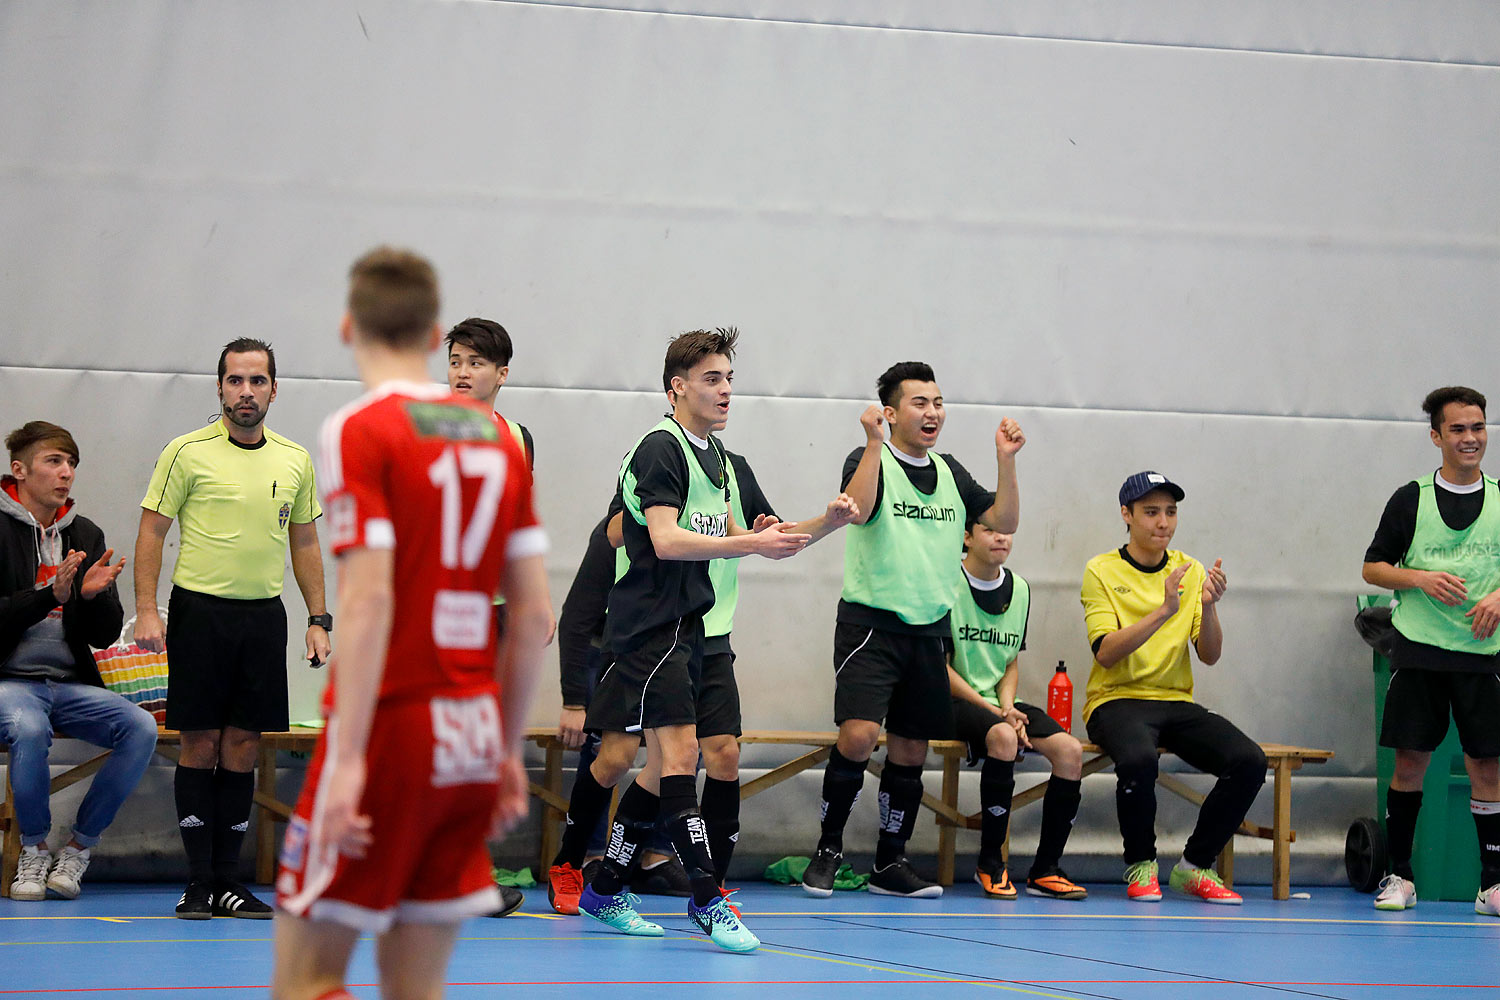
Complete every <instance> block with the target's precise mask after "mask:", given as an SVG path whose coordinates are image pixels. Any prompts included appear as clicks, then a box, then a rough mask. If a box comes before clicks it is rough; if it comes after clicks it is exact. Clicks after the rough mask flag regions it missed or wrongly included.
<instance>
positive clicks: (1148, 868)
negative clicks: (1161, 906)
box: [1125, 858, 1161, 903]
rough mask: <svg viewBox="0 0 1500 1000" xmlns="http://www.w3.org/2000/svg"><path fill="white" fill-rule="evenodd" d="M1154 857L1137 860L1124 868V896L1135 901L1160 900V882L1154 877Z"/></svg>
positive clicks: (1153, 901) (1155, 870)
mask: <svg viewBox="0 0 1500 1000" xmlns="http://www.w3.org/2000/svg"><path fill="white" fill-rule="evenodd" d="M1156 872H1157V868H1156V859H1154V858H1153V859H1152V860H1150V861H1137V862H1136V863H1135V864H1133V865H1131V866H1130V867H1129V868H1127V869H1125V898H1126V899H1128V900H1130V901H1131V902H1135V903H1156V902H1159V901H1160V900H1161V883H1160V882H1159V881H1157V878H1156Z"/></svg>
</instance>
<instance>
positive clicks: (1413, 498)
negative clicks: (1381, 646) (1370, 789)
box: [1364, 386, 1500, 916]
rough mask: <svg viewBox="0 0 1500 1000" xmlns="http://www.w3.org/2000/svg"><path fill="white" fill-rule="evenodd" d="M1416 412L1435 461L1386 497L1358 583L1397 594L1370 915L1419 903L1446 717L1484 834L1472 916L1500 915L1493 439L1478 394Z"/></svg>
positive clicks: (1430, 401)
mask: <svg viewBox="0 0 1500 1000" xmlns="http://www.w3.org/2000/svg"><path fill="white" fill-rule="evenodd" d="M1422 409H1423V410H1424V411H1426V413H1427V416H1428V418H1429V420H1430V422H1431V425H1432V429H1431V431H1430V432H1429V436H1430V437H1431V438H1432V443H1433V444H1434V445H1435V446H1436V447H1437V448H1438V450H1439V451H1440V452H1441V453H1442V465H1441V467H1439V468H1438V470H1437V471H1436V472H1432V473H1428V474H1427V475H1425V476H1423V477H1421V478H1420V479H1415V480H1413V481H1411V482H1409V483H1407V484H1406V485H1405V486H1402V487H1401V488H1400V489H1398V490H1396V492H1395V493H1393V494H1392V495H1391V498H1390V500H1389V501H1387V502H1386V505H1385V512H1384V513H1383V514H1382V515H1381V518H1380V526H1379V527H1378V528H1377V529H1376V531H1375V538H1374V539H1373V540H1372V541H1371V542H1370V547H1369V548H1368V549H1367V550H1366V551H1365V563H1364V579H1365V582H1366V583H1370V584H1374V585H1375V586H1377V587H1387V588H1390V589H1391V590H1394V591H1396V597H1397V603H1396V606H1395V609H1394V611H1393V612H1392V614H1391V623H1392V624H1393V625H1395V627H1396V635H1395V641H1394V648H1393V649H1392V651H1391V670H1392V672H1391V686H1390V689H1389V691H1388V692H1387V694H1386V701H1385V718H1384V719H1383V720H1382V722H1381V726H1380V743H1381V745H1382V746H1387V747H1391V748H1393V749H1394V750H1395V752H1396V770H1395V774H1393V775H1392V776H1391V786H1390V790H1389V792H1388V793H1387V795H1386V820H1385V825H1386V836H1387V839H1388V841H1389V845H1390V859H1391V867H1392V871H1391V873H1390V874H1389V875H1387V876H1386V877H1385V878H1384V879H1383V880H1382V881H1381V883H1380V891H1379V892H1378V893H1377V894H1376V896H1375V908H1376V909H1377V910H1404V909H1406V908H1407V907H1410V906H1415V905H1416V902H1417V889H1416V885H1415V883H1414V882H1413V881H1412V867H1411V855H1412V845H1413V841H1414V839H1415V837H1416V827H1417V814H1418V811H1419V810H1420V809H1421V806H1422V778H1423V776H1424V775H1425V774H1426V773H1427V765H1428V763H1429V762H1430V761H1431V759H1432V751H1433V750H1435V749H1437V746H1438V744H1439V743H1441V742H1442V741H1443V737H1444V736H1446V735H1447V733H1448V720H1449V719H1450V718H1451V719H1452V720H1453V723H1454V724H1455V725H1457V726H1458V736H1459V740H1460V741H1461V742H1462V744H1463V750H1464V767H1465V769H1466V770H1467V771H1468V773H1469V781H1470V783H1471V790H1472V792H1473V797H1472V798H1471V799H1470V800H1469V811H1470V813H1472V814H1473V816H1474V826H1475V828H1476V829H1477V830H1478V832H1479V864H1480V877H1479V894H1478V896H1477V897H1476V898H1475V900H1474V911H1475V912H1476V913H1484V914H1489V915H1490V916H1500V730H1497V728H1496V725H1495V719H1496V717H1497V716H1500V676H1497V673H1496V665H1497V662H1500V661H1497V658H1496V656H1497V653H1500V634H1497V633H1496V625H1497V624H1500V560H1497V559H1496V554H1497V553H1500V488H1497V486H1496V481H1495V480H1494V479H1493V478H1492V477H1490V476H1487V475H1485V474H1484V473H1483V472H1482V471H1481V470H1480V464H1481V463H1482V462H1483V461H1484V452H1485V447H1486V445H1487V444H1488V443H1489V439H1488V431H1487V429H1486V427H1485V398H1484V396H1483V395H1482V394H1481V393H1479V392H1477V391H1475V390H1473V389H1470V388H1468V387H1467V386H1446V387H1444V388H1441V389H1434V390H1433V391H1432V392H1431V393H1429V394H1428V396H1427V398H1426V399H1425V400H1423V402H1422Z"/></svg>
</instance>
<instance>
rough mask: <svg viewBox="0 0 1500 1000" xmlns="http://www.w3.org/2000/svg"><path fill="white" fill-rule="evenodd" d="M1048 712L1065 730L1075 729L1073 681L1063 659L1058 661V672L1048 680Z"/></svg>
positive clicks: (1066, 731) (1069, 731)
mask: <svg viewBox="0 0 1500 1000" xmlns="http://www.w3.org/2000/svg"><path fill="white" fill-rule="evenodd" d="M1047 714H1048V715H1049V716H1051V717H1052V721H1053V722H1055V723H1057V724H1058V725H1059V726H1062V728H1063V732H1065V733H1071V732H1072V731H1073V682H1072V681H1070V680H1068V668H1067V666H1066V665H1064V663H1063V661H1062V660H1058V661H1057V673H1055V674H1053V675H1052V680H1050V681H1048V682H1047Z"/></svg>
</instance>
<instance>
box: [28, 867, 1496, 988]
mask: <svg viewBox="0 0 1500 1000" xmlns="http://www.w3.org/2000/svg"><path fill="white" fill-rule="evenodd" d="M1089 889H1090V892H1091V896H1090V898H1089V899H1088V900H1087V901H1085V902H1081V903H1067V902H1060V901H1054V900H1043V899H1035V898H1030V897H1026V896H1022V897H1021V899H1019V900H1017V901H1014V902H1001V901H998V900H991V899H987V898H984V897H983V896H982V895H980V893H979V889H978V887H977V886H974V885H973V884H964V885H958V886H955V887H954V888H953V889H950V890H949V892H948V893H947V895H945V896H944V897H943V898H942V899H940V900H896V899H891V898H889V897H882V896H871V895H869V894H868V893H863V892H859V893H836V894H835V895H834V896H833V898H831V899H826V900H818V899H813V898H811V897H809V896H807V895H805V894H803V893H802V891H801V890H800V889H797V888H788V887H783V886H772V885H767V884H763V883H752V884H750V885H749V886H747V887H745V888H743V889H742V890H741V891H740V893H739V895H738V896H737V897H736V898H737V899H738V900H740V901H741V905H742V907H743V909H744V911H745V919H746V922H747V923H748V924H749V925H750V927H751V928H752V929H753V930H755V932H756V933H757V934H758V935H759V936H760V938H761V941H762V945H761V948H760V950H759V951H758V952H755V953H754V954H750V955H732V954H728V953H726V952H722V951H719V950H718V949H716V948H715V947H714V946H713V945H712V944H710V943H709V942H708V940H707V939H706V938H705V937H703V936H702V935H701V934H699V933H697V932H696V931H694V930H692V929H690V927H691V925H690V923H689V921H688V920H687V918H686V916H685V915H684V910H683V907H682V905H681V903H682V901H681V900H676V899H668V898H665V897H660V896H650V897H645V898H644V899H643V901H642V905H641V907H640V909H641V911H642V912H643V913H644V914H646V915H647V916H648V917H651V918H652V919H655V920H658V921H659V922H660V923H662V924H663V925H664V926H665V927H666V928H667V936H666V937H665V938H664V939H654V940H653V939H639V938H625V937H621V936H619V935H616V934H614V933H612V932H610V931H608V930H606V929H604V928H602V927H600V926H599V925H597V924H593V923H591V922H589V921H587V920H585V919H584V918H582V917H560V916H557V915H555V914H553V913H552V911H551V910H550V909H549V908H548V906H547V898H546V894H545V892H544V891H542V890H540V889H533V890H529V891H528V892H527V893H526V903H525V905H524V906H523V907H522V909H521V910H520V911H519V912H518V913H516V914H514V915H512V916H510V917H506V918H504V919H499V920H495V919H489V920H475V921H471V922H470V923H469V924H467V925H466V926H465V927H464V930H463V933H462V937H461V940H460V942H459V945H458V949H457V951H456V953H455V955H454V958H453V962H452V963H451V965H450V967H449V983H450V986H449V988H448V994H447V995H448V996H450V997H455V998H464V997H475V998H477V997H488V996H499V995H507V996H523V997H528V998H529V997H539V998H550V997H557V998H562V997H578V996H590V995H594V991H597V990H599V989H601V988H608V989H609V995H611V996H642V997H645V996H651V997H662V998H672V997H683V998H687V997H695V996H705V997H707V996H711V997H714V998H716V1000H717V998H731V997H755V998H758V1000H765V998H767V997H774V998H775V1000H787V998H793V997H815V998H818V1000H843V998H849V1000H854V998H856V997H857V998H860V1000H868V998H869V997H870V996H871V995H872V990H871V988H872V987H873V988H875V989H878V990H881V991H884V992H885V993H886V995H889V996H892V997H897V998H907V997H912V998H917V997H939V998H944V1000H949V998H961V997H979V996H986V997H990V996H1016V997H1066V998H1080V997H1087V998H1105V997H1107V998H1119V1000H1136V998H1146V997H1150V998H1165V1000H1178V998H1209V997H1211V998H1219V997H1222V998H1226V1000H1240V998H1245V1000H1251V998H1255V1000H1270V998H1282V997H1288V998H1289V997H1338V998H1345V1000H1377V998H1402V1000H1407V998H1410V1000H1420V998H1427V997H1434V998H1448V1000H1458V998H1463V997H1493V998H1497V1000H1500V920H1497V919H1494V918H1492V917H1483V916H1478V915H1476V914H1475V913H1474V912H1473V905H1472V904H1471V903H1466V902H1465V903H1437V902H1423V903H1421V904H1420V905H1419V906H1417V907H1416V908H1415V909H1413V910H1408V911H1407V912H1405V913H1398V914H1384V913H1378V912H1376V911H1375V910H1374V909H1372V907H1371V897H1369V896H1366V895H1361V894H1359V893H1356V892H1354V891H1352V890H1350V889H1347V888H1330V887H1320V888H1313V889H1311V890H1309V891H1310V892H1311V895H1312V898H1311V899H1306V900H1297V899H1293V900H1289V901H1286V902H1280V903H1278V902H1274V901H1272V900H1271V898H1270V889H1269V887H1265V886H1248V887H1241V891H1243V892H1244V894H1245V904H1244V905H1243V906H1240V907H1224V906H1210V905H1207V904H1204V903H1200V902H1197V901H1195V900H1188V899H1183V898H1178V897H1173V896H1171V895H1170V894H1169V895H1168V897H1167V898H1166V899H1165V900H1163V901H1162V902H1161V903H1158V904H1131V903H1127V902H1126V900H1125V897H1124V887H1123V886H1121V885H1097V886H1090V887H1089ZM180 891H181V890H180V887H178V886H165V885H119V884H117V885H110V884H87V885H86V886H85V892H84V894H83V896H82V897H80V898H79V899H77V900H75V901H72V902H68V901H64V900H55V899H49V900H48V901H46V902H44V903H15V902H12V901H10V900H8V899H0V998H3V997H39V998H49V1000H64V998H88V1000H100V998H107V997H121V998H147V997H153V998H154V997H161V998H171V997H192V998H199V997H204V998H208V997H246V996H263V995H265V994H266V992H267V985H268V983H269V982H270V966H271V944H270V941H271V923H270V922H269V921H250V920H233V919H222V918H221V919H215V920H212V921H205V922H188V921H182V920H177V919H175V918H173V917H172V915H171V913H172V907H173V905H174V904H175V903H176V901H177V896H178V893H179V892H180ZM350 971H351V974H350V980H349V981H350V983H351V987H352V992H353V993H354V995H355V996H357V997H362V998H363V997H368V998H374V997H377V996H378V995H379V990H378V989H377V987H375V986H374V985H371V984H372V983H373V982H374V978H375V971H374V963H373V953H372V950H371V948H370V946H369V945H368V943H361V945H360V948H359V950H358V951H357V952H356V954H355V959H354V963H353V966H352V968H351V970H350ZM769 991H774V992H769Z"/></svg>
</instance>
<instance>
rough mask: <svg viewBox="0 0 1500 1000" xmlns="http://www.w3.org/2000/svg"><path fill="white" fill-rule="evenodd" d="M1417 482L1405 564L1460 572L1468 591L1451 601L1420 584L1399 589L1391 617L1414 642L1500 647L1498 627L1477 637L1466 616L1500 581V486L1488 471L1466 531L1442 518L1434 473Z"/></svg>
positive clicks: (1466, 649) (1484, 649) (1485, 649)
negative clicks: (1430, 593) (1476, 510)
mask: <svg viewBox="0 0 1500 1000" xmlns="http://www.w3.org/2000/svg"><path fill="white" fill-rule="evenodd" d="M1417 487H1418V494H1417V525H1416V530H1415V531H1414V532H1413V533H1412V539H1411V547H1410V548H1408V549H1407V550H1406V555H1404V556H1403V557H1402V558H1401V565H1402V566H1404V567H1405V568H1406V569H1422V570H1435V571H1440V572H1444V573H1452V574H1453V575H1454V576H1458V577H1462V578H1463V580H1464V586H1465V587H1467V588H1468V597H1467V598H1466V599H1465V600H1464V601H1463V603H1461V604H1456V605H1453V606H1452V607H1449V606H1448V605H1446V604H1444V603H1442V602H1441V601H1438V600H1436V599H1434V598H1432V597H1428V596H1427V595H1426V594H1425V593H1423V592H1422V591H1421V590H1420V589H1418V588H1412V589H1410V590H1398V591H1396V596H1397V598H1398V599H1399V601H1400V603H1398V604H1397V605H1396V609H1395V611H1393V612H1392V614H1391V621H1392V622H1393V623H1394V624H1395V626H1396V628H1397V629H1398V630H1399V631H1400V632H1401V634H1402V635H1404V636H1406V637H1407V638H1408V639H1410V640H1412V641H1413V642H1421V643H1426V644H1427V645H1429V646H1437V647H1438V648H1439V649H1451V650H1454V651H1456V652H1460V653H1481V654H1487V655H1493V654H1495V653H1500V631H1497V632H1496V633H1495V634H1494V635H1492V636H1490V637H1489V638H1488V639H1476V638H1474V633H1473V631H1472V619H1469V618H1465V617H1464V614H1465V613H1466V612H1467V611H1468V610H1469V609H1470V608H1472V607H1474V605H1475V604H1477V603H1479V600H1480V598H1482V597H1484V596H1485V595H1486V594H1489V593H1490V592H1492V591H1493V590H1494V589H1495V588H1496V587H1497V586H1500V486H1497V485H1496V481H1495V480H1493V479H1491V478H1490V477H1489V476H1485V477H1484V506H1483V507H1481V508H1480V511H1479V516H1478V517H1477V518H1475V519H1474V523H1473V524H1471V525H1469V526H1468V527H1467V528H1465V529H1464V530H1463V531H1454V530H1453V529H1452V528H1450V527H1448V525H1447V524H1445V523H1444V522H1443V515H1442V514H1440V513H1439V512H1438V506H1437V493H1436V490H1437V487H1436V486H1435V485H1434V483H1433V481H1432V476H1431V475H1426V476H1423V477H1422V478H1421V479H1418V480H1417Z"/></svg>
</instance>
